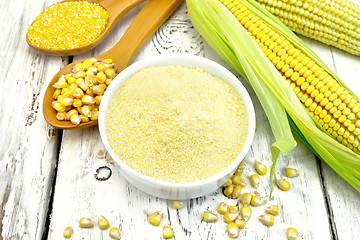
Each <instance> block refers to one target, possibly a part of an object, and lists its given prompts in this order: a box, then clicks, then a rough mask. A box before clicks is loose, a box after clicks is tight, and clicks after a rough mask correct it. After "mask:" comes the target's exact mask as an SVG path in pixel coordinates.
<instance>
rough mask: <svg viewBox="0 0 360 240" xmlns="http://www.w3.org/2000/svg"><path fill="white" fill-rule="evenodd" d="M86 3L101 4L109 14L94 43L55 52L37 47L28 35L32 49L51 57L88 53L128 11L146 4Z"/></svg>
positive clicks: (120, 0) (131, 0)
mask: <svg viewBox="0 0 360 240" xmlns="http://www.w3.org/2000/svg"><path fill="white" fill-rule="evenodd" d="M69 1H72V0H64V1H61V2H69ZM86 1H87V2H90V3H97V4H99V5H100V6H101V7H102V8H104V9H105V10H106V11H107V12H108V14H109V19H108V23H107V25H106V27H105V29H104V30H103V31H102V32H101V33H100V34H99V35H98V36H97V37H96V38H95V39H94V40H93V41H92V42H90V43H88V44H86V45H81V46H79V47H75V48H71V49H66V50H55V49H49V48H45V47H41V46H36V45H34V44H33V43H32V42H31V41H30V40H29V36H28V34H26V42H27V43H28V44H29V45H30V47H32V48H34V49H35V50H37V51H40V52H43V53H47V54H51V55H60V56H70V55H77V54H80V53H84V52H86V51H89V50H90V49H92V48H93V47H95V46H96V45H98V44H99V43H100V42H101V41H102V40H103V39H104V38H105V37H106V36H107V35H108V33H109V32H110V31H111V29H112V28H113V27H114V26H115V25H116V23H117V22H118V21H119V20H120V19H121V17H123V16H124V15H125V14H126V13H127V12H128V11H130V10H131V9H132V8H134V7H135V6H137V5H138V4H140V3H141V2H144V1H145V0H86ZM59 24H61V23H59ZM79 27H80V26H79Z"/></svg>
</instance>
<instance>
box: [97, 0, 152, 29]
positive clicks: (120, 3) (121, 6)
mask: <svg viewBox="0 0 360 240" xmlns="http://www.w3.org/2000/svg"><path fill="white" fill-rule="evenodd" d="M91 1H92V2H95V3H98V4H100V6H102V7H103V8H105V9H106V11H107V12H108V13H109V15H110V19H109V25H112V23H117V21H118V20H119V19H120V18H121V17H123V16H124V15H125V14H126V13H127V12H128V11H130V10H131V9H132V8H134V7H135V6H137V5H139V4H140V3H142V2H145V1H146V0H91ZM110 23H111V24H110Z"/></svg>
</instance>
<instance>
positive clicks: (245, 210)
mask: <svg viewBox="0 0 360 240" xmlns="http://www.w3.org/2000/svg"><path fill="white" fill-rule="evenodd" d="M240 213H241V217H242V218H243V219H244V221H245V222H247V221H248V220H249V219H250V217H251V213H252V210H251V208H249V207H248V206H243V207H242V208H241V209H240Z"/></svg>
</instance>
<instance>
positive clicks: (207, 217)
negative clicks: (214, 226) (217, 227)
mask: <svg viewBox="0 0 360 240" xmlns="http://www.w3.org/2000/svg"><path fill="white" fill-rule="evenodd" d="M217 219H218V216H217V215H216V214H215V213H212V212H210V211H205V212H204V221H205V222H216V221H217Z"/></svg>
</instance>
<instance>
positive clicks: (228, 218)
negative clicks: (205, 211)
mask: <svg viewBox="0 0 360 240" xmlns="http://www.w3.org/2000/svg"><path fill="white" fill-rule="evenodd" d="M238 216H239V213H238V212H235V213H230V212H229V213H227V214H225V216H224V221H225V222H226V223H231V222H234V221H235V219H236V218H237V217H238Z"/></svg>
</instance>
